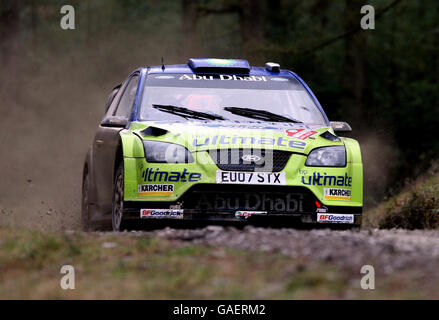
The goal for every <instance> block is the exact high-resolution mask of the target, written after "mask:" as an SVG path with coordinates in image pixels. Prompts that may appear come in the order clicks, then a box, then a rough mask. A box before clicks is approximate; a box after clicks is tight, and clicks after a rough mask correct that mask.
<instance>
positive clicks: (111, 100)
mask: <svg viewBox="0 0 439 320" xmlns="http://www.w3.org/2000/svg"><path fill="white" fill-rule="evenodd" d="M121 86H122V85H121V84H120V85H118V86H116V87H114V88H113V90H111V93H110V95H109V96H108V98H107V103H106V104H105V113H107V111H108V109H109V108H110V105H111V104H112V103H113V101H114V98H115V97H116V95H117V93H118V92H119V90H120V87H121Z"/></svg>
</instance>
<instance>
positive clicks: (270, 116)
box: [224, 107, 302, 123]
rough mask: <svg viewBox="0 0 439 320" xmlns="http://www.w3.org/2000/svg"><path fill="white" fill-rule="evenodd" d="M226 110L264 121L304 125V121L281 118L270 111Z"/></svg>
mask: <svg viewBox="0 0 439 320" xmlns="http://www.w3.org/2000/svg"><path fill="white" fill-rule="evenodd" d="M224 110H226V111H229V112H231V113H233V114H236V115H238V116H243V117H248V118H253V119H258V120H264V121H273V122H294V123H302V121H299V120H296V119H293V118H288V117H284V116H281V115H280V114H276V113H272V112H270V111H265V110H258V109H250V108H239V107H225V108H224Z"/></svg>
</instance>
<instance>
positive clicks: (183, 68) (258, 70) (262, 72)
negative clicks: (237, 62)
mask: <svg viewBox="0 0 439 320" xmlns="http://www.w3.org/2000/svg"><path fill="white" fill-rule="evenodd" d="M145 68H146V69H147V73H148V74H151V73H192V74H195V73H197V72H195V71H194V70H192V68H190V67H189V66H188V65H187V64H174V65H165V69H162V66H152V67H145ZM203 73H204V72H203ZM209 73H213V74H218V73H221V74H227V73H233V74H243V75H249V76H290V77H291V76H293V74H294V73H293V72H292V71H290V70H284V69H281V70H280V71H279V72H270V71H267V70H266V69H265V68H263V67H251V68H250V72H249V73H248V74H247V73H237V72H228V70H227V69H223V70H222V71H221V72H218V71H215V72H209Z"/></svg>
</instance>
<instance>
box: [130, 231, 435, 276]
mask: <svg viewBox="0 0 439 320" xmlns="http://www.w3.org/2000/svg"><path fill="white" fill-rule="evenodd" d="M147 233H148V234H151V233H152V234H153V235H156V236H158V237H161V238H166V239H168V240H172V241H175V242H177V243H178V244H181V245H184V244H185V243H193V244H204V245H208V246H215V247H230V248H237V249H244V250H253V251H263V252H276V253H281V254H283V255H286V256H289V257H291V258H295V259H301V260H302V261H304V263H306V264H309V263H319V262H331V263H336V264H339V265H341V266H343V268H345V269H346V268H348V269H352V270H359V268H361V266H363V265H366V264H368V265H373V266H374V268H375V270H376V271H379V272H380V273H381V274H389V273H392V272H395V271H404V270H415V271H416V272H419V273H420V275H427V274H430V275H432V274H436V273H437V270H438V268H439V231H407V230H346V231H334V230H329V229H319V230H296V229H272V228H256V227H252V226H248V227H245V228H244V229H236V228H233V227H222V226H208V227H205V228H202V229H172V228H166V229H162V230H156V231H152V232H147ZM135 234H139V235H140V234H144V232H138V233H137V232H135Z"/></svg>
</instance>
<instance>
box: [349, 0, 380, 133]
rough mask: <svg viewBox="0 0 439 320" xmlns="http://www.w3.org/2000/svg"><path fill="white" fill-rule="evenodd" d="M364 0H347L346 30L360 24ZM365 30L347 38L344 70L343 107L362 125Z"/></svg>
mask: <svg viewBox="0 0 439 320" xmlns="http://www.w3.org/2000/svg"><path fill="white" fill-rule="evenodd" d="M363 4H364V3H363V1H362V0H347V1H346V7H345V15H344V28H345V30H346V31H349V30H352V29H354V28H356V27H357V26H358V25H359V24H360V19H361V17H362V16H361V14H360V9H361V6H362V5H363ZM365 32H373V31H367V30H361V31H359V32H357V33H353V34H351V35H348V36H347V37H346V38H345V57H344V72H343V105H344V106H343V109H344V110H346V111H347V113H348V116H349V118H350V120H351V121H352V122H353V123H354V125H359V126H361V124H362V122H363V119H362V117H363V108H364V105H363V104H364V78H365V74H364V73H365V71H364V64H365V58H366V57H365V55H366V46H365V40H366V39H365V35H364V33H365Z"/></svg>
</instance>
